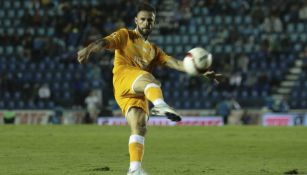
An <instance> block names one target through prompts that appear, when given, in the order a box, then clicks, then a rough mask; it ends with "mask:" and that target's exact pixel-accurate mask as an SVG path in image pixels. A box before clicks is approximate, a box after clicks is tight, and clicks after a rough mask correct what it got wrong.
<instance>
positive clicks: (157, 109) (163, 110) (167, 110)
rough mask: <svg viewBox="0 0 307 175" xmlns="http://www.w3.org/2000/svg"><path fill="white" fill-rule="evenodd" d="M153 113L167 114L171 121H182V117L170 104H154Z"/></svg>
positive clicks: (151, 112)
mask: <svg viewBox="0 0 307 175" xmlns="http://www.w3.org/2000/svg"><path fill="white" fill-rule="evenodd" d="M150 114H151V115H159V116H166V117H167V118H168V119H170V120H171V121H175V122H179V121H181V117H180V115H179V114H178V112H176V111H175V110H174V109H173V108H172V107H170V106H168V105H157V106H154V107H153V108H152V109H151V111H150Z"/></svg>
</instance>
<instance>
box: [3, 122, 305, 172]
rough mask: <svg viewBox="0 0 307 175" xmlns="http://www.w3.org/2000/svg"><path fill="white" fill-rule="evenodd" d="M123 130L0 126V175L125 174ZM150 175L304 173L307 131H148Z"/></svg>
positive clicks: (146, 162) (255, 128)
mask: <svg viewBox="0 0 307 175" xmlns="http://www.w3.org/2000/svg"><path fill="white" fill-rule="evenodd" d="M128 137H129V128H128V127H124V126H117V127H110V126H95V125H91V126H90V125H87V126H86V125H84V126H82V125H74V126H3V125H2V126H0V174H1V175H13V174H14V175H49V174H52V175H60V174H65V175H79V174H81V175H83V174H84V175H86V174H88V175H95V174H97V175H98V174H107V175H124V174H126V172H127V169H128V164H129V162H128V159H129V156H128V148H127V145H128ZM145 144H146V145H145V157H144V163H143V167H144V169H145V170H146V171H147V172H148V173H149V174H150V175H181V174H182V175H200V174H212V175H216V174H221V175H222V174H223V175H238V174H242V175H243V174H244V175H253V174H284V173H285V172H288V171H291V170H295V169H297V171H298V173H300V174H304V173H305V174H307V127H259V126H251V127H243V126H236V127H230V126H226V127H182V126H181V127H149V132H148V135H147V138H146V140H145Z"/></svg>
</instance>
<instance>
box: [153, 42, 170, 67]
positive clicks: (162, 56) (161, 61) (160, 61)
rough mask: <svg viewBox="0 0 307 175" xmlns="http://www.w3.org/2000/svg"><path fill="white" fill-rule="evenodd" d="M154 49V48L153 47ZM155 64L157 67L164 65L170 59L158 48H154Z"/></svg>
mask: <svg viewBox="0 0 307 175" xmlns="http://www.w3.org/2000/svg"><path fill="white" fill-rule="evenodd" d="M155 47H156V46H155ZM156 53H157V54H156V62H157V64H158V65H164V64H165V63H166V62H167V61H168V60H169V59H171V58H172V57H171V56H169V55H167V54H166V53H165V52H164V51H163V50H161V49H160V48H159V47H156Z"/></svg>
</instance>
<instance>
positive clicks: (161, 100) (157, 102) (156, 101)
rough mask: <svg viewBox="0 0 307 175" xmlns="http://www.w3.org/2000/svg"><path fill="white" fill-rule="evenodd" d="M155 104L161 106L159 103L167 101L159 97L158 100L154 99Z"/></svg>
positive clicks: (163, 103)
mask: <svg viewBox="0 0 307 175" xmlns="http://www.w3.org/2000/svg"><path fill="white" fill-rule="evenodd" d="M153 104H154V105H155V106H157V105H158V106H159V105H167V104H166V103H165V101H164V100H163V99H162V98H159V99H157V100H155V101H153Z"/></svg>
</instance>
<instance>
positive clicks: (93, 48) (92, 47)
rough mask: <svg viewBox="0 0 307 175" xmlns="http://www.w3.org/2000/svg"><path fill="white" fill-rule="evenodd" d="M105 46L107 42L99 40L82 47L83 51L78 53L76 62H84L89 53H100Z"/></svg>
mask: <svg viewBox="0 0 307 175" xmlns="http://www.w3.org/2000/svg"><path fill="white" fill-rule="evenodd" d="M107 45H108V40H106V39H105V38H101V39H98V40H96V41H94V42H92V43H91V44H89V45H88V46H87V47H84V48H83V49H81V50H79V51H78V61H79V62H80V63H84V62H86V60H87V59H88V58H89V56H90V54H91V53H95V52H99V51H102V50H103V49H104V48H105V47H106V46H107Z"/></svg>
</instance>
